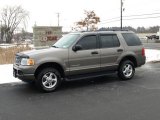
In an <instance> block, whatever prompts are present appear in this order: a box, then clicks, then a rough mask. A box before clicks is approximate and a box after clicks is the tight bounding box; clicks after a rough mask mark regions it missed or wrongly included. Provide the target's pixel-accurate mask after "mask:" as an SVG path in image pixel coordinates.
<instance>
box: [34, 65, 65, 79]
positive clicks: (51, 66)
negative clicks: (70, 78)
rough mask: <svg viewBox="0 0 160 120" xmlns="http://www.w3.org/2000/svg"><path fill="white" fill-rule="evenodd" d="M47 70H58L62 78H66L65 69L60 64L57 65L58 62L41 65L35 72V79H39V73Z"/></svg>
mask: <svg viewBox="0 0 160 120" xmlns="http://www.w3.org/2000/svg"><path fill="white" fill-rule="evenodd" d="M45 68H55V69H57V70H58V71H59V72H60V74H61V77H62V78H64V77H65V73H64V69H63V67H62V66H61V65H60V64H59V63H56V62H47V63H43V64H41V65H39V66H38V67H37V69H36V70H35V73H34V76H35V78H37V75H38V73H39V72H40V71H41V70H42V69H45Z"/></svg>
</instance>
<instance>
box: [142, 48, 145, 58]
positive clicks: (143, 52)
mask: <svg viewBox="0 0 160 120" xmlns="http://www.w3.org/2000/svg"><path fill="white" fill-rule="evenodd" d="M142 56H145V49H144V48H142Z"/></svg>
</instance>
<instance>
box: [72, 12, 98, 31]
mask: <svg viewBox="0 0 160 120" xmlns="http://www.w3.org/2000/svg"><path fill="white" fill-rule="evenodd" d="M84 14H85V15H86V17H85V18H84V19H83V20H81V21H78V22H76V25H75V26H76V27H74V28H73V29H74V30H77V29H81V30H82V29H83V28H86V30H87V31H89V30H90V31H94V30H96V29H97V27H96V24H97V23H98V22H100V17H98V16H97V15H96V14H95V12H94V11H86V10H85V11H84Z"/></svg>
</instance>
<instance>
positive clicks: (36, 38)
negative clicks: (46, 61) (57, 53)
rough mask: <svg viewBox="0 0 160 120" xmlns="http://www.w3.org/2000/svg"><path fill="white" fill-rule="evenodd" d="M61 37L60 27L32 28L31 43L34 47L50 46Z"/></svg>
mask: <svg viewBox="0 0 160 120" xmlns="http://www.w3.org/2000/svg"><path fill="white" fill-rule="evenodd" d="M61 37H62V27H61V26H34V27H33V43H34V46H35V47H41V46H51V45H53V44H54V43H55V42H56V41H57V40H58V39H59V38H61Z"/></svg>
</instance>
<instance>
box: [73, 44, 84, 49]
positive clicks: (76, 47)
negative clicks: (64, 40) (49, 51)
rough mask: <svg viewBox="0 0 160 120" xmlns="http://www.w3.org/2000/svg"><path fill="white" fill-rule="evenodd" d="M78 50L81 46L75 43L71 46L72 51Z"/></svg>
mask: <svg viewBox="0 0 160 120" xmlns="http://www.w3.org/2000/svg"><path fill="white" fill-rule="evenodd" d="M78 50H82V46H81V45H78V44H77V45H75V46H74V47H73V51H78Z"/></svg>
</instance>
